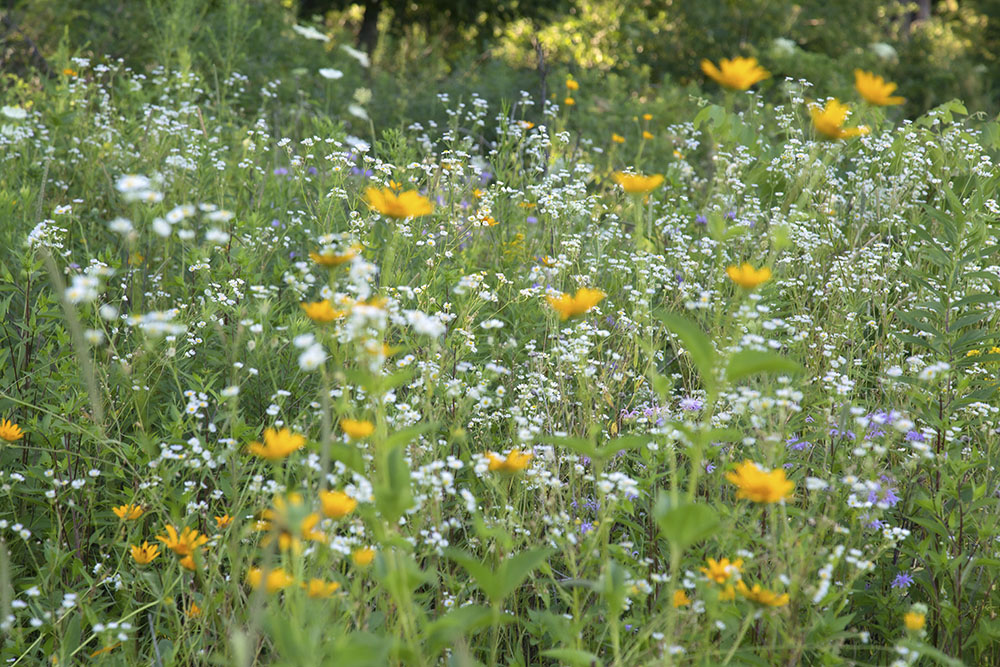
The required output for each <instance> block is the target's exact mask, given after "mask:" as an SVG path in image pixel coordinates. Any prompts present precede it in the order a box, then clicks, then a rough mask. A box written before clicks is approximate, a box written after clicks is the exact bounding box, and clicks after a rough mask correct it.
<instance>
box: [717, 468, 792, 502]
mask: <svg viewBox="0 0 1000 667" xmlns="http://www.w3.org/2000/svg"><path fill="white" fill-rule="evenodd" d="M726 479H728V480H729V481H730V482H732V483H733V484H735V485H736V486H738V487H739V491H738V492H737V493H736V497H737V498H746V499H747V500H752V501H753V502H755V503H776V502H780V501H782V500H787V499H788V498H790V497H791V495H792V490H793V489H794V488H795V482H793V481H791V480H789V479H785V471H784V469H782V468H778V469H777V470H772V471H771V472H764V471H763V470H761V469H760V468H759V467H758V466H757V464H756V463H754V462H753V461H744V462H743V463H741V464H740V465H738V466H736V470H735V471H733V472H729V473H726Z"/></svg>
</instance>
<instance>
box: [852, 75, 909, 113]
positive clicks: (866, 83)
mask: <svg viewBox="0 0 1000 667" xmlns="http://www.w3.org/2000/svg"><path fill="white" fill-rule="evenodd" d="M854 87H855V88H856V89H857V91H858V93H860V94H861V97H863V98H865V99H866V100H868V103H869V104H874V105H876V106H880V107H885V106H892V105H895V104H902V103H903V102H905V101H906V98H905V97H899V96H895V95H893V92H895V90H896V88H897V86H896V84H894V83H890V82H889V81H886V80H885V79H883V78H882V77H880V76H877V75H876V74H873V73H872V72H866V71H864V70H863V69H856V70H854Z"/></svg>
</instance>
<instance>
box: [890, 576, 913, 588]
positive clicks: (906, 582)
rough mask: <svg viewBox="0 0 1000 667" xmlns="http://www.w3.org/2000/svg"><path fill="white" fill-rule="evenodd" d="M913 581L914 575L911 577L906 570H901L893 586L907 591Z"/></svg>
mask: <svg viewBox="0 0 1000 667" xmlns="http://www.w3.org/2000/svg"><path fill="white" fill-rule="evenodd" d="M912 583H913V577H911V576H910V575H909V574H908V573H906V572H900V573H899V574H897V575H896V578H895V579H893V580H892V587H893V588H900V589H902V590H904V591H905V590H906V589H907V588H909V587H910V584H912Z"/></svg>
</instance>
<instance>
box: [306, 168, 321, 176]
mask: <svg viewBox="0 0 1000 667" xmlns="http://www.w3.org/2000/svg"><path fill="white" fill-rule="evenodd" d="M306 171H308V172H309V173H310V174H312V175H313V176H315V175H316V174H318V173H319V169H317V168H316V167H309V169H307V170H306Z"/></svg>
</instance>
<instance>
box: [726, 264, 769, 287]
mask: <svg viewBox="0 0 1000 667" xmlns="http://www.w3.org/2000/svg"><path fill="white" fill-rule="evenodd" d="M726 275H728V276H729V279H730V280H732V281H733V282H734V283H736V284H737V285H739V286H740V287H742V288H743V289H754V288H755V287H759V286H761V285H763V284H764V283H766V282H767V281H768V280H770V279H771V269H769V268H768V267H766V266H762V267H761V268H759V269H755V268H753V265H752V264H750V262H744V263H743V264H742V266H730V267H729V268H728V269H726Z"/></svg>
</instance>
